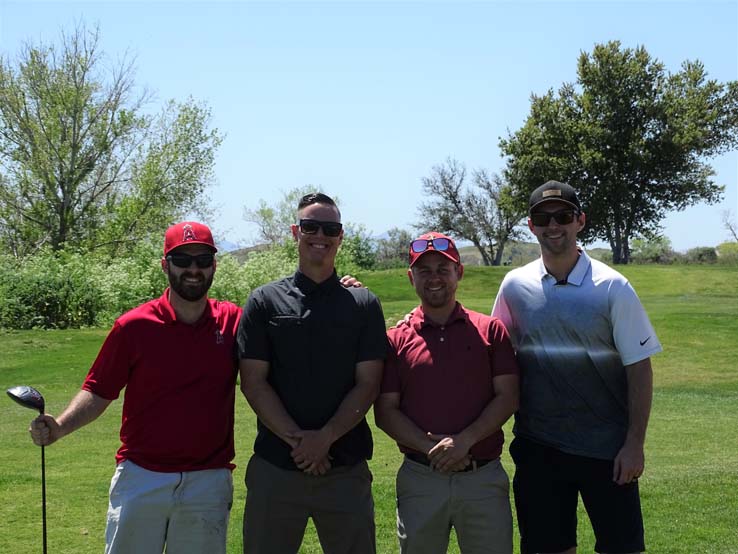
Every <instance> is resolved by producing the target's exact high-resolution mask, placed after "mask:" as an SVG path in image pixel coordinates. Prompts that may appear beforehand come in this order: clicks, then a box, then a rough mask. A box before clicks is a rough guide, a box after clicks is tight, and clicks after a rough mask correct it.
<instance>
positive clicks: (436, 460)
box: [426, 433, 472, 473]
mask: <svg viewBox="0 0 738 554" xmlns="http://www.w3.org/2000/svg"><path fill="white" fill-rule="evenodd" d="M426 435H427V437H428V438H429V439H430V440H431V441H433V442H434V444H433V446H432V447H431V448H430V450H428V460H430V467H431V469H433V470H434V471H438V472H440V473H453V472H454V471H463V470H464V469H465V468H466V467H467V466H468V465H469V464H470V463H471V461H472V458H471V455H470V454H469V449H470V448H471V447H472V445H471V444H466V442H465V441H464V439H463V438H462V435H437V434H434V433H426Z"/></svg>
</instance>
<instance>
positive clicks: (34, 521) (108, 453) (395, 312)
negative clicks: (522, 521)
mask: <svg viewBox="0 0 738 554" xmlns="http://www.w3.org/2000/svg"><path fill="white" fill-rule="evenodd" d="M621 270H622V272H623V273H624V274H625V275H626V276H627V277H628V278H629V279H630V280H631V282H632V283H633V285H634V286H635V288H636V290H637V291H638V293H639V296H640V297H641V299H642V301H643V303H644V305H645V306H646V309H647V310H648V312H649V315H650V317H651V321H652V322H653V324H654V326H655V328H656V331H657V333H658V335H659V338H660V339H661V342H662V344H663V345H664V349H665V351H664V352H663V353H662V354H660V355H658V356H656V357H655V358H654V360H653V363H654V371H655V396H654V405H653V411H652V415H651V423H650V426H649V432H648V441H647V451H646V456H647V459H646V472H645V474H644V476H643V478H642V479H641V490H642V499H643V510H644V514H645V523H646V544H647V547H648V550H649V552H652V553H659V554H738V268H725V267H710V266H672V267H669V266H627V267H624V268H621ZM505 272H506V269H503V268H479V267H473V268H469V269H468V270H467V271H466V275H465V278H464V280H463V281H462V282H461V284H460V290H459V295H458V296H459V298H460V300H461V301H462V302H463V303H464V304H465V305H466V306H467V307H470V308H472V309H476V310H478V311H481V312H485V313H488V312H489V311H490V309H491V305H492V301H493V299H494V295H495V294H496V292H497V287H498V285H499V282H500V280H501V279H502V277H503V275H504V274H505ZM360 277H361V278H362V280H363V281H364V282H365V283H366V284H367V285H368V286H369V287H370V288H371V289H372V290H374V291H375V292H376V293H377V294H378V296H379V297H380V298H381V300H382V303H383V306H384V310H385V316H386V318H387V322H388V324H391V323H392V322H394V321H396V320H397V318H398V317H399V316H401V315H402V314H404V313H406V312H407V311H408V310H409V309H410V308H412V307H413V306H414V305H415V304H416V303H417V302H416V299H415V295H414V292H413V290H412V288H411V287H410V285H409V283H408V281H407V277H406V276H405V272H404V271H400V270H397V271H383V272H376V273H369V274H365V275H361V276H360ZM216 279H217V276H216ZM106 333H107V330H81V331H29V332H2V333H0V341H1V342H0V344H1V345H2V346H0V353H1V355H0V386H1V387H2V389H3V390H5V389H7V388H8V387H10V386H13V385H19V384H29V385H33V386H35V387H37V388H38V389H39V390H40V391H41V392H42V393H43V394H44V396H45V397H46V404H47V411H48V412H49V413H53V414H58V413H59V412H60V411H61V410H62V409H63V408H64V406H65V405H66V403H67V402H68V400H69V399H70V398H71V397H72V396H73V395H74V394H75V393H76V391H77V390H78V388H79V385H80V384H81V382H82V379H83V378H84V375H85V373H86V372H87V369H88V367H89V365H90V364H91V362H92V361H93V359H94V357H95V355H96V354H97V350H98V348H99V346H100V344H101V342H102V340H103V338H104V337H105V334H106ZM120 411H121V410H120V402H119V401H118V402H115V403H113V404H112V405H111V407H110V409H109V410H108V411H107V412H106V413H105V414H104V415H103V417H101V418H100V419H99V420H98V421H96V422H94V423H93V424H91V425H90V426H88V427H86V428H83V429H82V430H80V431H78V432H76V433H74V434H73V435H71V436H69V437H66V438H64V439H63V440H62V441H61V442H60V443H58V444H55V445H53V446H51V447H49V448H47V450H46V465H47V488H48V492H47V494H48V526H49V552H52V553H53V554H62V553H70V554H72V553H74V554H77V553H88V552H89V553H99V552H102V550H103V545H104V525H105V511H106V508H107V491H108V486H109V482H110V477H111V475H112V472H113V468H114V453H115V451H116V449H117V447H118V427H119V423H120ZM32 417H33V413H32V412H31V411H30V410H26V409H23V408H21V407H20V406H18V405H16V404H15V403H13V402H12V401H11V400H10V399H9V398H4V400H0V437H2V448H0V499H1V500H2V502H0V552H3V553H18V554H25V553H36V552H41V479H40V477H41V474H40V450H39V449H38V448H37V447H35V446H34V445H33V444H32V443H31V441H30V438H29V437H28V433H27V428H28V423H29V421H30V420H31V419H32ZM369 419H370V421H371V422H372V423H373V417H371V415H370V418H369ZM509 429H510V424H509V423H508V425H507V426H506V432H507V434H508V440H509ZM254 430H255V418H254V415H253V413H252V412H251V410H250V408H249V407H248V406H247V404H246V402H245V400H243V397H242V396H241V395H240V394H239V395H238V400H237V412H236V451H237V456H236V460H235V463H236V464H237V465H238V468H237V469H236V471H235V473H234V485H235V498H234V506H233V511H232V514H231V526H230V531H229V549H228V551H229V553H238V552H240V551H241V517H242V514H243V500H244V496H245V488H244V485H243V475H244V471H245V468H246V463H247V461H248V458H249V455H250V452H251V446H252V444H253V438H254ZM374 437H375V456H374V459H373V460H372V461H371V463H370V465H371V468H372V471H373V473H374V498H375V502H376V522H377V544H378V552H379V553H380V554H383V553H389V552H396V551H398V548H397V540H396V537H395V532H394V524H395V500H394V498H395V496H394V476H395V472H396V470H397V467H398V466H399V464H400V461H401V458H400V455H399V453H398V451H397V449H396V447H395V445H394V443H393V442H392V441H390V440H389V439H388V438H387V437H386V436H385V435H384V434H383V433H382V432H381V431H378V430H376V429H375V430H374ZM503 462H504V464H505V467H506V468H507V469H508V472H509V473H510V475H512V471H513V467H512V463H511V461H510V458H509V455H507V453H505V455H504V459H503ZM579 536H580V541H579V543H580V547H579V552H580V553H591V552H593V545H594V539H593V536H592V534H591V531H590V530H589V525H588V523H587V522H586V516H585V514H584V512H583V510H580V532H579ZM301 552H304V553H319V552H321V549H320V546H319V543H318V540H317V536H316V534H315V531H314V529H313V528H312V526H310V527H309V528H308V531H307V534H306V538H305V544H304V547H303V549H302V550H301ZM449 552H458V547H457V546H456V544H455V541H452V543H451V546H450V547H449ZM515 552H516V553H517V552H518V545H517V544H516V545H515Z"/></svg>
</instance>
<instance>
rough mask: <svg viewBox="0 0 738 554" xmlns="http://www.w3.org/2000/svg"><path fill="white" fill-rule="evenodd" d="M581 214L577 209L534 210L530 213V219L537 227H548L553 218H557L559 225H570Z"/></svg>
mask: <svg viewBox="0 0 738 554" xmlns="http://www.w3.org/2000/svg"><path fill="white" fill-rule="evenodd" d="M578 216H579V212H577V211H575V210H559V211H558V212H533V213H532V214H530V220H531V221H532V222H533V225H535V226H536V227H547V226H548V224H549V223H551V218H553V219H555V220H556V223H558V224H559V225H569V223H571V222H572V221H574V220H575V219H576V218H577V217H578Z"/></svg>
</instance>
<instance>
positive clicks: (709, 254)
mask: <svg viewBox="0 0 738 554" xmlns="http://www.w3.org/2000/svg"><path fill="white" fill-rule="evenodd" d="M684 261H685V263H688V264H714V263H716V262H717V252H716V251H715V249H714V248H713V247H711V246H698V247H697V248H690V249H689V250H687V253H686V254H685V255H684Z"/></svg>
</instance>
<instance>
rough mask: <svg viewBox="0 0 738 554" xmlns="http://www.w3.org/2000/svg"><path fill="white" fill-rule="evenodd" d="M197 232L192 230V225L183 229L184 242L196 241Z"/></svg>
mask: <svg viewBox="0 0 738 554" xmlns="http://www.w3.org/2000/svg"><path fill="white" fill-rule="evenodd" d="M195 239H196V237H195V232H194V231H193V230H192V225H189V224H188V225H185V226H184V227H183V234H182V242H184V241H186V240H195Z"/></svg>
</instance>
